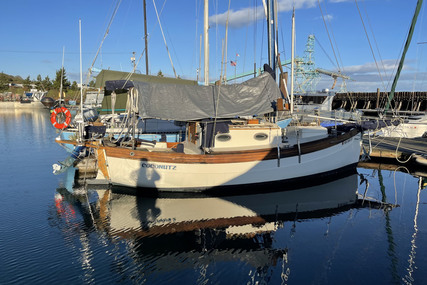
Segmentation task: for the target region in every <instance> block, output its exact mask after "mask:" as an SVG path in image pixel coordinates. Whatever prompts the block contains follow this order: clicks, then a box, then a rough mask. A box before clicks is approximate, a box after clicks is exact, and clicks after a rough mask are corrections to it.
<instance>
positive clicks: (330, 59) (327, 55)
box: [314, 36, 338, 69]
mask: <svg viewBox="0 0 427 285" xmlns="http://www.w3.org/2000/svg"><path fill="white" fill-rule="evenodd" d="M314 39H315V40H316V42H317V44H318V45H319V46H320V48H321V49H322V51H323V52H324V54H325V55H326V57H327V58H328V59H329V61H330V62H331V64H332V65H333V66H334V67H336V68H337V69H338V66H337V65H336V64H335V62H334V61H333V60H332V58H331V57H330V56H329V54H327V52H326V50H325V49H324V48H323V46H322V45H321V44H320V41H319V40H318V39H317V37H316V36H315V37H314Z"/></svg>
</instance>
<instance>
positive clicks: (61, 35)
mask: <svg viewBox="0 0 427 285" xmlns="http://www.w3.org/2000/svg"><path fill="white" fill-rule="evenodd" d="M119 2H120V1H119V0H86V1H82V0H62V1H58V0H39V1H34V0H2V1H1V3H2V16H1V17H0V34H1V35H2V37H1V40H0V43H1V44H0V71H2V72H5V73H7V74H11V75H20V76H21V77H23V78H26V77H27V76H30V78H31V79H36V77H37V75H39V74H40V75H41V76H42V78H44V77H46V76H49V77H50V78H51V79H53V78H54V76H55V72H56V70H59V69H60V67H61V64H62V50H63V47H64V48H65V64H64V67H65V70H66V72H67V77H68V79H69V80H71V81H74V80H75V81H77V82H79V70H80V66H79V19H81V21H82V51H83V72H84V73H85V72H86V71H87V70H88V68H89V67H90V66H91V65H92V62H93V61H94V58H95V54H96V51H97V50H98V48H99V47H100V45H101V42H102V39H103V37H104V34H105V31H106V28H107V26H108V23H109V22H110V20H111V18H112V14H113V11H114V8H115V7H116V5H117V3H119ZM142 2H143V1H142V0H122V1H121V2H120V6H119V8H118V11H117V14H116V16H115V17H114V19H113V22H112V25H111V28H110V30H109V33H108V35H107V37H106V39H105V41H104V43H103V46H102V49H101V52H100V54H99V56H98V58H97V59H96V61H95V64H94V67H95V68H98V69H101V68H104V69H108V68H109V69H112V70H121V71H131V69H132V63H131V60H130V58H131V56H132V52H135V53H136V57H137V59H138V58H139V57H140V55H141V53H142V52H143V50H144V22H143V9H142ZM319 2H320V7H321V9H320V8H319ZM154 3H155V5H156V8H157V11H158V13H159V17H160V23H161V26H162V29H163V32H164V36H165V38H166V43H167V45H168V49H169V51H170V56H171V59H172V62H173V65H174V67H175V70H176V73H177V74H178V75H179V76H180V77H182V78H188V79H196V77H197V69H198V67H199V49H200V34H201V33H202V31H203V2H202V1H201V0H191V1H190V0H186V1H177V0H169V1H164V0H155V1H153V0H147V14H148V19H147V23H148V32H149V47H148V49H149V50H148V55H149V68H150V74H153V75H156V74H157V72H158V71H159V70H161V71H162V73H163V74H165V75H168V76H173V75H174V72H173V69H172V67H171V60H170V59H169V56H168V53H167V50H166V47H165V44H164V40H163V37H162V33H161V29H160V25H159V23H158V20H157V16H156V12H155V6H154ZM294 3H295V8H296V12H295V13H296V54H297V55H298V56H301V57H302V56H304V50H305V45H306V41H307V37H308V35H309V34H314V35H315V37H316V41H315V53H314V57H315V62H316V66H317V67H320V68H323V69H327V70H331V71H338V67H337V66H339V67H340V70H342V71H343V72H344V73H345V74H346V75H348V76H350V77H351V78H352V80H351V81H347V89H348V90H349V91H375V90H376V89H377V88H380V89H381V90H382V91H389V89H390V86H391V82H392V75H393V74H394V71H395V70H396V67H397V64H398V60H399V57H400V55H401V52H402V48H403V45H404V43H405V40H406V36H407V33H408V29H409V26H410V22H411V20H412V16H413V13H414V10H415V6H416V3H417V1H416V0H405V1H402V0H358V1H357V2H355V1H354V0H323V1H322V0H294V1H292V0H281V1H280V0H279V16H278V21H279V42H278V46H279V51H280V53H281V57H282V61H284V60H289V59H290V55H291V16H292V6H293V5H294ZM356 3H357V5H356ZM209 5H210V8H209V10H210V11H209V15H210V31H209V37H210V66H209V67H210V80H211V81H213V80H217V79H218V78H219V75H220V73H221V55H222V42H223V40H224V39H225V26H224V22H225V19H226V15H227V9H228V1H226V0H221V1H220V0H216V1H212V0H210V1H209ZM424 6H425V5H424ZM358 8H359V9H358ZM359 11H360V13H361V16H360V15H359ZM322 13H323V17H324V18H325V19H326V25H327V27H328V30H326V28H325V24H324V21H323V18H322ZM424 14H425V8H424V7H423V9H422V10H421V13H420V16H419V18H418V23H417V27H416V30H415V33H414V37H413V40H412V44H411V47H410V50H409V52H408V54H407V57H406V61H405V66H404V70H403V72H402V75H401V79H400V81H399V83H398V86H397V89H398V90H405V91H413V90H423V91H424V90H426V84H425V81H426V74H427V71H426V69H427V65H426V64H425V63H426V60H425V58H424V57H425V55H424V53H425V52H424V49H425V48H426V45H425V44H420V43H422V42H427V33H425V32H424V29H423V27H424V26H425V23H424ZM361 17H362V19H363V23H362V20H361ZM364 26H365V28H366V31H367V33H368V35H369V41H368V38H367V36H366V34H365V30H364ZM328 33H329V36H328ZM329 38H331V40H332V42H333V43H334V50H332V48H331V44H330V40H329ZM369 42H370V43H371V46H372V50H373V52H372V51H371V47H370V45H369ZM227 51H228V59H227V61H228V62H229V61H230V60H233V61H237V66H236V67H232V66H230V64H229V63H228V65H227V77H231V76H233V75H234V74H241V73H244V72H249V71H251V70H253V66H254V62H255V63H256V66H257V67H260V66H262V64H264V63H266V62H267V41H266V26H265V19H264V12H263V6H262V1H260V0H239V1H236V0H234V1H233V0H232V1H231V10H230V13H229V30H228V49H227ZM373 53H374V54H373ZM236 54H239V57H237V56H236ZM335 58H338V62H339V65H338V64H337V63H336V61H335ZM202 60H203V56H202ZM375 61H376V62H377V64H375ZM377 65H378V68H377ZM201 68H202V70H203V63H202V64H201ZM137 69H138V70H140V71H141V72H142V73H145V55H144V56H143V57H142V59H141V61H140V63H139V65H138V68H137ZM378 69H379V70H380V72H381V77H380V76H379V72H378ZM201 76H202V75H201ZM381 78H382V80H381ZM200 81H202V79H200ZM332 83H333V81H332V79H331V78H330V77H327V76H322V77H321V80H320V82H319V83H318V86H317V89H322V88H330V87H331V85H332ZM340 84H341V80H338V85H337V87H336V89H338V88H339V87H340Z"/></svg>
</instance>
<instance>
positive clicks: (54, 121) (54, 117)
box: [50, 107, 71, 130]
mask: <svg viewBox="0 0 427 285" xmlns="http://www.w3.org/2000/svg"><path fill="white" fill-rule="evenodd" d="M61 113H63V114H64V115H65V120H63V119H62V120H61V123H59V122H58V121H57V116H58V115H59V114H61ZM62 121H63V122H62ZM50 122H51V123H52V125H53V126H54V127H55V128H57V129H60V130H62V129H65V128H66V127H68V125H69V124H70V123H71V113H70V111H69V110H68V109H67V108H65V107H58V108H55V109H54V110H53V111H52V114H51V115H50Z"/></svg>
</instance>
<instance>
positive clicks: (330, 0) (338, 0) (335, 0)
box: [329, 0, 354, 3]
mask: <svg viewBox="0 0 427 285" xmlns="http://www.w3.org/2000/svg"><path fill="white" fill-rule="evenodd" d="M353 1H354V0H329V2H330V3H343V2H353Z"/></svg>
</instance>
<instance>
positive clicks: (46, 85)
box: [43, 76, 52, 90]
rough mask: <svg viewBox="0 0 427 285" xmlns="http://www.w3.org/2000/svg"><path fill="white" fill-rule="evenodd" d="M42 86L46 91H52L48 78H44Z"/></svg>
mask: <svg viewBox="0 0 427 285" xmlns="http://www.w3.org/2000/svg"><path fill="white" fill-rule="evenodd" d="M43 86H44V88H45V89H46V90H50V89H52V82H51V81H50V78H49V76H46V77H45V78H44V80H43Z"/></svg>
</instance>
